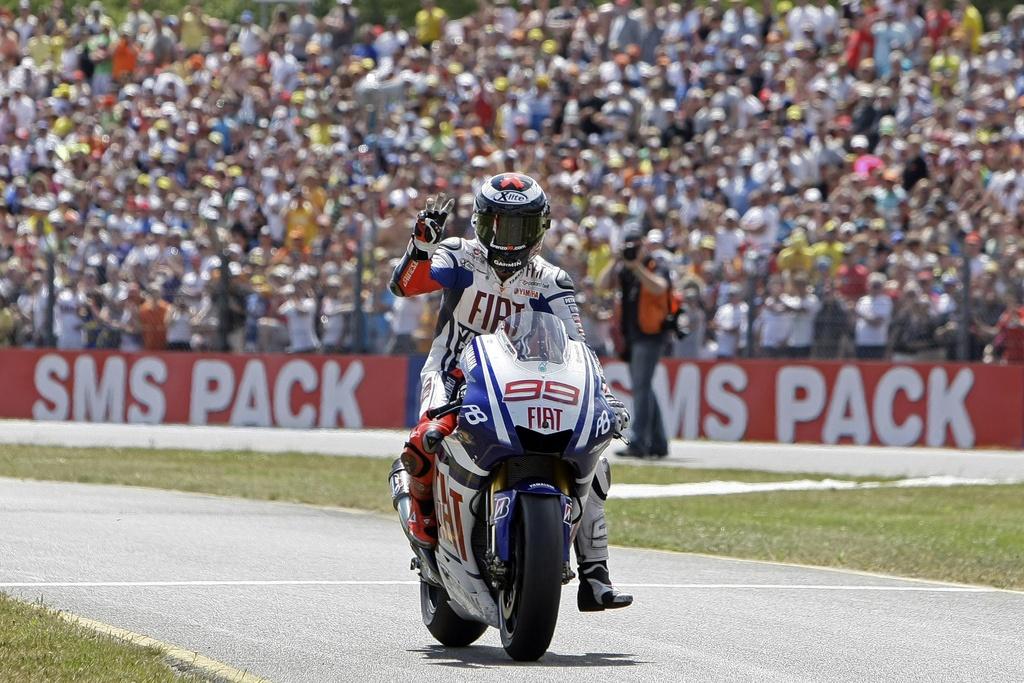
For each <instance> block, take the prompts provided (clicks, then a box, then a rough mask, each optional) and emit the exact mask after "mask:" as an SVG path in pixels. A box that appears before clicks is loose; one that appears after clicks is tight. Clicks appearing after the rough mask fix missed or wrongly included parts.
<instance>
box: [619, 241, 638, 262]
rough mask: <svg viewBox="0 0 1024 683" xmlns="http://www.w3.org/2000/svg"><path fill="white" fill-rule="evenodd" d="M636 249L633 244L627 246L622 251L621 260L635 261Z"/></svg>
mask: <svg viewBox="0 0 1024 683" xmlns="http://www.w3.org/2000/svg"><path fill="white" fill-rule="evenodd" d="M638 249H639V248H638V247H637V245H635V244H627V245H626V246H625V247H623V249H622V258H624V259H626V260H627V261H635V260H636V257H637V253H638Z"/></svg>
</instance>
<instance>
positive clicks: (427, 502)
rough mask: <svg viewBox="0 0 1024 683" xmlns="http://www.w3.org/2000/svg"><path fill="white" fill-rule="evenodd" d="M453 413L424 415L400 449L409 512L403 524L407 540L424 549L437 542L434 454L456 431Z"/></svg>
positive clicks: (431, 546)
mask: <svg viewBox="0 0 1024 683" xmlns="http://www.w3.org/2000/svg"><path fill="white" fill-rule="evenodd" d="M456 419H457V418H456V415H455V414H454V413H452V414H449V415H445V416H444V417H441V418H438V419H436V420H431V419H428V418H427V417H423V418H422V419H421V420H420V422H419V424H417V425H416V426H415V427H413V430H412V432H411V433H410V434H409V440H408V441H406V442H405V449H404V450H403V451H402V457H401V458H400V459H401V461H402V465H403V466H404V467H405V471H406V472H407V473H408V474H409V479H410V480H409V498H410V502H411V511H410V514H409V519H408V522H407V525H406V528H407V531H408V535H409V538H410V540H412V541H413V542H414V543H416V544H417V545H420V546H423V547H424V548H433V547H434V546H435V545H437V519H436V517H435V516H434V490H433V486H434V455H435V453H437V449H438V447H439V446H440V445H441V440H442V439H444V437H446V436H448V435H449V434H451V433H452V432H453V431H454V430H455V423H456Z"/></svg>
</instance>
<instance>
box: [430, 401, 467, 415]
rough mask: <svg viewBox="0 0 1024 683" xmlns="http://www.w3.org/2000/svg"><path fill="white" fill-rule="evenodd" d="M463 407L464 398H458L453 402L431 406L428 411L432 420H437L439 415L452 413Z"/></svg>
mask: <svg viewBox="0 0 1024 683" xmlns="http://www.w3.org/2000/svg"><path fill="white" fill-rule="evenodd" d="M460 408H462V398H457V399H455V400H454V401H452V402H451V403H445V404H444V405H443V406H438V407H436V408H431V409H430V410H428V411H427V417H428V418H429V419H431V420H436V419H437V418H439V417H444V416H445V415H449V414H451V413H455V412H458V411H459V409H460Z"/></svg>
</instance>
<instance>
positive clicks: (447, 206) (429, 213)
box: [412, 194, 455, 254]
mask: <svg viewBox="0 0 1024 683" xmlns="http://www.w3.org/2000/svg"><path fill="white" fill-rule="evenodd" d="M454 206H455V200H454V199H446V198H445V196H444V195H443V194H441V195H437V196H436V197H434V196H430V197H427V206H426V208H425V209H423V211H420V212H419V214H417V215H416V225H415V226H413V229H412V241H413V243H414V244H415V245H416V248H417V249H421V250H423V251H425V252H427V253H428V254H429V253H430V252H432V251H434V249H436V248H437V245H438V244H440V243H441V241H442V240H443V239H444V223H445V221H447V220H448V214H449V213H450V212H451V210H452V207H454Z"/></svg>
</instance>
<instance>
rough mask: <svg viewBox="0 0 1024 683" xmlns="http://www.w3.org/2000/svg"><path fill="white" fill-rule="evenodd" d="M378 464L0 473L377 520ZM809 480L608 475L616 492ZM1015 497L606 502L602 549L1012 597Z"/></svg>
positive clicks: (126, 458) (884, 492)
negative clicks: (790, 565) (878, 577)
mask: <svg viewBox="0 0 1024 683" xmlns="http://www.w3.org/2000/svg"><path fill="white" fill-rule="evenodd" d="M389 465H390V462H389V461H388V460H386V459H380V458H340V457H328V456H321V455H308V454H300V453H287V454H274V455H265V454H258V453H248V452H212V453H204V452H195V451H184V450H144V449H113V448H92V449H68V448H55V447H42V446H8V447H5V448H4V449H3V451H2V452H0V476H7V477H19V478H26V479H46V480H60V481H77V482H85V483H104V484H127V485H134V486H151V487H156V488H167V489H177V490H182V491H196V492H203V493H213V494H219V495H228V496H241V497H245V498H254V499H261V500H281V501H294V502H301V503H313V504H321V505H336V506H341V507H353V508H361V509H366V510H373V511H378V512H390V511H391V501H390V498H389V496H388V492H387V485H386V478H387V473H388V468H389ZM800 478H821V475H808V474H791V473H772V472H751V471H745V470H700V469H689V468H684V467H651V466H638V465H618V464H617V465H615V467H614V471H613V479H614V481H615V482H616V483H643V484H670V483H683V482H699V481H710V480H715V479H721V480H731V481H785V480H790V479H800ZM1021 500H1024V486H1020V485H1016V486H983V487H982V486H964V487H955V488H922V489H872V490H861V491H787V492H775V493H756V494H740V495H728V496H701V497H687V498H662V499H648V500H612V501H609V504H608V505H609V521H610V527H611V537H612V542H613V543H616V544H619V545H632V546H640V547H651V548H664V549H669V550H680V551H686V552H698V553H708V554H716V555H729V556H734V557H745V558H751V559H764V560H775V561H784V562H799V563H805V564H814V565H821V566H829V567H845V568H850V569H860V570H866V571H878V572H886V573H892V574H900V575H904V576H913V577H919V578H931V579H940V580H946V581H959V582H964V583H980V584H987V585H992V586H999V587H1003V588H1014V589H1024V505H1021V504H1020V501H1021Z"/></svg>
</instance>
